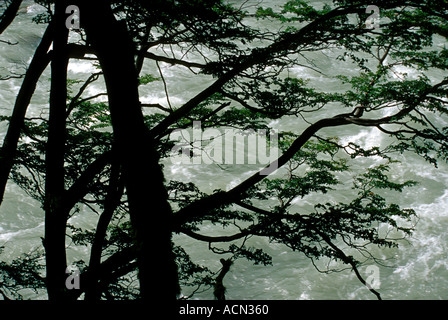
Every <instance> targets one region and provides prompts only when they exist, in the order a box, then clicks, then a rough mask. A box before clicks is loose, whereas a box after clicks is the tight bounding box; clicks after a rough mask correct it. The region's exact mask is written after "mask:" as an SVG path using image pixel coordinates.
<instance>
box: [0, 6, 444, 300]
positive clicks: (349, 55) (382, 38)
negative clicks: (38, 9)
mask: <svg viewBox="0 0 448 320" xmlns="http://www.w3.org/2000/svg"><path fill="white" fill-rule="evenodd" d="M36 3H39V4H41V5H42V6H43V7H44V8H46V11H45V12H44V13H42V14H39V15H38V16H36V18H35V21H36V22H38V23H41V24H46V25H47V29H46V31H45V33H44V35H43V37H42V40H41V43H40V44H39V46H38V47H37V48H36V52H35V54H34V57H33V59H32V60H31V62H30V65H29V68H28V69H27V72H26V74H25V75H23V83H22V87H21V90H20V91H19V93H18V95H17V99H16V103H15V105H14V109H13V113H12V115H11V117H3V118H2V119H3V120H4V121H9V126H8V131H7V133H6V136H5V139H4V141H3V146H2V149H1V151H0V152H1V156H0V161H1V172H0V178H1V181H0V185H1V186H2V194H3V192H4V190H5V185H6V182H7V179H8V177H9V178H10V179H11V180H13V181H14V182H15V183H17V184H18V185H20V186H21V187H22V188H23V189H24V190H25V191H26V192H27V193H28V194H29V195H30V196H32V197H34V198H36V199H38V200H39V201H40V202H41V203H42V207H43V209H44V211H45V238H44V239H43V246H44V249H45V268H46V276H45V281H46V290H47V292H48V297H49V299H51V300H70V299H76V298H79V297H80V296H81V295H83V294H84V295H83V297H84V298H85V299H87V300H96V299H100V298H106V299H117V298H119V299H130V298H141V299H152V300H154V299H155V300H156V301H159V300H160V301H170V300H171V301H172V300H174V299H176V297H179V295H180V294H181V293H182V288H185V287H186V286H192V287H195V288H196V290H199V289H200V288H201V287H204V286H205V287H215V292H217V291H216V290H217V289H218V288H219V290H218V291H219V294H217V297H219V298H220V299H223V298H225V296H224V291H225V290H224V286H223V283H222V281H223V278H224V276H225V274H226V273H227V271H229V269H230V268H231V264H232V262H233V261H234V260H235V259H238V258H242V257H243V258H246V259H249V260H251V261H253V262H254V263H256V264H264V265H268V264H271V263H272V259H271V257H270V256H269V255H268V254H266V253H265V252H263V251H262V250H261V249H259V248H255V247H252V246H249V245H247V242H248V239H249V238H250V237H254V236H258V237H265V238H268V239H270V240H271V241H275V242H278V243H281V244H283V245H285V246H287V247H289V248H291V249H292V250H294V251H298V252H301V253H303V254H305V255H306V256H307V257H309V258H310V259H311V260H312V262H313V263H315V261H316V260H318V259H323V258H327V259H330V260H334V261H337V262H339V263H341V264H342V265H346V266H348V268H350V269H352V270H353V272H354V273H355V274H356V276H357V277H358V279H359V280H360V281H361V282H362V283H363V284H365V285H366V286H367V287H368V289H369V290H370V291H372V293H373V294H375V295H376V296H377V297H378V298H380V293H379V292H378V291H377V290H376V289H375V288H373V287H372V286H370V285H369V284H368V283H367V282H366V280H365V279H364V278H363V277H362V275H361V274H360V272H359V270H358V268H359V266H360V265H361V264H362V263H363V262H365V261H366V260H368V261H370V260H372V259H373V260H376V258H375V257H374V256H373V255H372V254H370V253H369V252H370V251H369V248H371V247H372V246H380V247H383V246H385V247H392V246H398V239H397V238H396V237H395V238H391V237H389V236H388V234H389V233H388V232H387V233H386V234H384V232H383V227H384V226H387V227H389V228H391V229H393V230H395V231H396V232H397V234H398V235H399V237H405V236H407V235H409V234H410V233H411V232H412V228H413V220H414V218H415V215H416V213H415V212H414V211H413V210H411V209H402V208H400V207H399V206H398V205H396V204H391V203H389V202H388V201H387V199H386V193H385V190H393V191H397V192H400V191H402V190H403V188H405V187H408V186H412V185H414V184H415V182H413V181H391V179H390V177H388V175H387V171H388V170H389V166H390V165H392V164H393V163H394V162H395V161H396V160H395V159H394V156H395V155H396V154H400V153H401V154H404V153H407V152H415V153H417V154H419V155H421V156H422V157H424V158H425V159H426V160H427V161H428V162H429V163H431V164H433V165H437V161H438V160H440V159H441V160H443V161H446V160H447V150H448V149H447V146H448V145H447V141H448V140H447V133H448V129H447V128H446V127H445V128H443V127H442V125H440V123H439V122H437V121H436V120H434V116H439V117H445V116H446V113H447V105H446V104H447V102H446V94H447V84H448V78H441V79H431V78H430V77H429V76H428V75H427V71H428V70H434V69H436V70H441V71H445V70H446V69H447V66H448V60H447V57H448V55H447V50H446V49H445V48H440V47H436V46H434V45H433V44H434V42H435V41H438V40H440V39H444V40H445V39H446V35H447V32H446V25H447V9H448V8H447V4H446V3H441V2H440V1H430V0H426V1H407V0H400V1H398V0H397V1H386V2H384V1H382V2H378V1H352V0H346V1H345V0H344V1H341V0H339V1H337V0H335V1H333V2H330V1H328V3H327V4H326V5H324V6H323V7H318V6H314V4H313V3H312V2H307V1H299V0H293V1H285V2H284V3H283V5H282V7H281V8H280V9H275V8H274V9H272V8H266V7H257V8H255V6H254V5H251V3H250V2H249V1H245V2H243V3H242V4H240V5H237V4H234V5H231V4H229V3H227V2H226V1H221V0H210V1H202V0H188V1H159V0H154V1H137V0H127V1H105V0H99V1H85V0H76V1H71V2H70V3H69V2H68V1H57V2H55V1H49V0H46V1H43V0H40V1H37V0H36ZM372 4H373V5H377V6H378V8H380V9H381V15H382V20H381V25H380V29H375V28H373V29H372V28H369V27H368V26H367V25H366V19H367V18H368V14H367V13H366V8H367V6H368V5H372ZM16 5H17V1H12V2H11V4H9V6H7V9H6V10H5V11H4V13H3V15H2V19H1V24H2V25H3V24H6V25H8V24H10V23H12V20H13V19H12V16H14V15H15V13H14V14H11V12H16V9H15V6H16ZM19 5H20V3H19ZM68 5H73V6H75V8H76V10H77V11H78V10H79V21H80V29H78V30H70V31H69V30H68V29H67V28H66V25H67V19H71V16H69V14H67V13H66V9H67V7H68ZM254 8H255V10H254ZM72 13H73V12H72ZM263 20H269V21H270V22H271V23H272V24H275V23H277V24H278V26H279V27H278V30H265V29H264V28H263V27H260V25H262V23H259V22H260V21H261V22H262V21H263ZM255 22H257V23H255ZM5 28H6V26H5V27H2V29H0V30H2V31H3V30H4V29H5ZM75 33H76V34H77V37H70V35H74V34H75ZM73 39H78V40H73ZM50 44H52V47H51V50H50V51H49V50H48V49H49V48H50ZM4 45H11V44H8V43H6V44H4ZM323 50H326V51H327V52H330V53H331V54H330V58H331V59H335V60H338V61H341V63H347V65H351V66H352V67H353V68H352V69H350V70H348V72H347V73H346V74H342V75H339V76H338V77H336V79H333V80H337V81H339V82H340V84H342V85H343V86H344V89H343V90H339V91H337V92H325V91H323V90H320V89H319V88H316V87H313V85H312V84H311V83H310V82H309V81H307V79H302V78H297V77H295V78H294V77H290V76H289V71H290V70H291V68H293V67H295V66H302V67H305V68H309V69H311V70H313V71H314V72H318V73H324V71H323V70H321V69H320V66H319V61H313V58H312V54H313V53H316V52H321V51H323ZM179 55H181V56H179ZM92 56H93V57H94V58H92ZM70 59H87V60H93V63H95V64H96V65H97V66H98V68H99V71H98V72H96V73H92V74H91V75H90V76H89V77H88V79H85V80H84V81H80V80H73V79H68V78H67V69H68V64H69V61H70ZM162 63H164V64H170V65H176V66H179V67H184V68H186V69H187V70H190V71H191V76H192V77H202V78H207V79H208V83H209V84H208V85H207V86H206V87H204V88H202V89H201V90H200V91H199V92H197V93H195V94H193V96H191V97H188V98H186V99H185V100H186V102H184V103H182V104H180V105H177V104H175V103H173V102H172V101H171V99H170V95H169V94H168V92H169V91H168V86H167V83H166V79H165V77H164V74H163V71H162V68H161V67H160V65H161V64H162ZM49 64H50V68H51V85H50V96H49V112H48V116H47V115H44V114H42V116H41V117H39V118H36V117H34V118H29V117H28V118H27V117H26V111H27V107H28V105H29V103H30V99H31V97H32V95H33V93H34V90H35V87H36V85H37V81H38V80H39V78H40V77H41V75H42V73H43V71H44V70H45V69H46V68H47V66H48V65H49ZM148 65H149V66H152V69H153V70H157V71H158V72H159V75H158V76H155V75H153V74H150V73H146V74H145V73H143V72H144V71H145V70H146V68H145V67H147V68H150V67H148ZM399 65H400V66H406V67H409V68H413V69H415V70H417V72H418V76H417V77H411V76H408V75H405V74H401V75H400V78H399V79H396V78H394V73H396V69H395V68H396V66H399ZM7 79H8V77H5V79H4V80H7ZM100 80H102V81H103V82H101V83H103V84H104V86H105V89H106V92H107V93H106V95H107V102H100V101H95V100H94V99H95V98H98V96H99V95H97V96H86V95H87V93H86V92H87V90H86V89H87V88H88V87H89V86H91V85H92V84H93V83H98V81H100ZM160 82H161V83H162V84H163V88H164V91H165V93H166V101H167V103H166V104H165V105H161V104H146V105H145V104H142V103H141V102H140V96H139V90H141V88H142V87H148V86H152V85H154V86H155V84H156V83H160ZM147 110H150V111H147ZM347 110H348V111H349V112H345V111H347ZM287 117H296V119H297V120H296V121H297V130H296V131H295V132H291V131H287V130H283V131H280V132H279V134H278V137H279V140H278V146H279V149H280V150H281V155H280V156H279V157H278V158H277V159H275V160H274V161H272V163H269V164H268V165H267V166H266V168H262V167H261V168H258V169H257V170H256V172H255V173H253V174H252V175H250V176H248V177H244V179H243V180H242V182H241V183H239V184H238V185H236V186H234V187H232V188H230V189H228V190H222V189H218V190H215V191H214V192H212V193H210V194H207V193H206V192H204V191H203V190H201V189H200V188H199V187H198V185H197V184H196V183H194V181H193V182H186V181H175V180H169V181H167V180H166V179H165V177H166V172H165V171H164V167H163V166H162V164H164V165H165V168H166V165H167V161H166V160H169V159H170V157H172V156H173V152H172V151H173V150H179V148H178V146H176V145H175V141H173V140H172V139H170V136H171V133H173V131H175V130H178V129H186V128H191V127H192V126H193V124H194V123H195V122H196V121H199V122H200V124H201V127H202V129H207V128H216V127H218V126H223V125H225V126H228V127H233V128H236V129H239V130H243V131H244V130H246V132H247V130H248V129H252V130H261V129H268V130H272V128H270V127H269V121H271V120H273V119H285V118H287ZM345 126H351V127H353V128H354V129H357V128H363V127H374V128H377V129H378V130H380V131H381V132H382V133H384V134H385V135H388V136H389V137H390V138H391V143H390V144H389V145H388V146H386V147H381V146H376V147H373V148H365V147H364V148H363V147H362V146H361V145H359V144H357V143H356V141H351V142H349V143H343V142H342V141H341V140H340V139H338V137H332V136H328V134H327V133H326V132H327V131H325V130H326V129H327V128H337V127H345ZM108 128H111V130H108ZM25 138H26V139H25ZM204 139H205V138H204ZM190 142H191V141H190ZM208 142H209V141H202V143H199V147H201V145H202V144H204V145H205V144H207V143H208ZM192 145H193V147H195V146H198V144H197V143H192ZM185 149H186V150H189V152H188V153H189V154H191V156H192V157H193V158H194V157H195V156H196V155H197V152H198V150H195V149H194V148H190V149H188V148H183V149H182V150H183V151H184V150H185ZM371 157H376V158H380V159H381V161H380V162H379V163H377V164H376V165H375V166H371V167H369V168H366V169H365V171H364V172H362V173H358V174H355V175H354V176H353V180H352V184H353V188H352V191H351V192H349V195H348V196H347V199H345V200H341V201H337V202H335V201H330V200H328V201H322V202H321V203H316V204H315V205H314V207H313V209H312V210H307V209H306V208H304V207H301V206H300V199H302V198H303V197H305V196H307V195H309V194H313V193H322V194H324V195H328V194H329V193H331V192H333V190H334V191H337V190H338V188H339V187H341V185H342V177H346V176H348V175H349V173H350V170H351V168H352V164H353V161H359V159H365V158H371ZM168 165H169V163H168ZM272 168H274V169H275V168H278V170H277V171H275V172H274V171H273V170H271V169H272ZM324 197H325V196H324ZM297 203H299V205H298V204H297ZM81 206H85V207H88V208H90V210H92V211H95V212H98V213H99V218H98V222H97V226H96V228H95V229H94V230H83V229H81V228H80V227H79V226H75V225H71V224H70V223H69V218H70V217H73V216H74V215H77V214H79V210H80V207H81ZM210 224H214V225H218V226H222V227H224V228H225V229H226V231H227V232H231V231H232V230H233V232H232V233H231V234H227V235H213V236H210V235H204V234H203V233H202V232H201V227H203V226H205V225H210ZM173 234H182V235H184V236H188V237H191V238H193V239H196V240H198V241H203V242H206V243H208V244H209V248H210V250H211V251H212V252H214V253H216V254H225V255H227V256H228V257H227V259H221V260H220V261H221V262H222V261H225V262H226V263H225V264H224V263H223V267H224V268H225V269H223V270H221V272H219V271H216V272H213V271H212V270H210V269H209V268H207V267H205V266H201V265H199V264H197V263H195V262H194V261H192V260H191V258H190V257H189V255H188V254H187V252H186V251H185V250H184V249H183V248H182V244H181V243H175V242H174V241H173V238H172V236H173ZM67 236H69V237H70V238H71V241H73V242H74V243H75V244H76V245H85V246H87V248H89V250H90V251H89V252H90V257H89V263H86V262H84V261H83V260H79V261H77V265H78V266H79V268H80V272H81V273H80V277H81V283H82V286H81V288H80V289H79V290H68V288H67V287H66V285H65V281H66V278H67V273H66V270H67V256H66V238H67ZM218 244H219V245H218ZM33 261H36V259H34V260H33ZM31 265H32V266H34V267H30V268H28V269H27V270H23V272H24V273H26V272H28V273H29V274H30V277H31V278H29V277H28V278H27V277H25V278H17V279H18V280H16V282H15V283H13V284H14V285H15V286H16V287H18V286H22V287H23V286H26V285H28V286H30V287H32V288H35V289H37V288H41V287H42V282H41V281H42V279H41V278H40V277H41V275H40V274H39V272H38V271H39V268H40V267H41V266H40V264H39V263H37V262H35V263H34V264H31ZM14 266H15V267H16V268H17V266H18V264H17V263H16V264H14ZM316 266H317V265H316ZM0 267H1V270H5V271H4V274H11V272H9V271H8V270H11V269H7V266H6V265H1V266H0ZM8 268H10V267H8ZM7 271H8V272H9V273H8V272H7ZM327 271H328V270H327ZM135 272H137V273H138V285H137V286H135V285H133V284H134V280H135V275H136V273H135ZM21 279H22V280H21ZM23 279H25V280H23ZM29 279H34V280H32V281H31V280H29ZM130 284H131V285H130ZM2 285H3V286H4V282H2ZM19 289H20V288H19ZM8 290H9V291H5V290H2V291H1V293H2V294H3V296H4V297H8V298H10V297H9V296H8V292H12V291H11V289H8ZM14 292H16V291H14ZM11 297H12V296H11Z"/></svg>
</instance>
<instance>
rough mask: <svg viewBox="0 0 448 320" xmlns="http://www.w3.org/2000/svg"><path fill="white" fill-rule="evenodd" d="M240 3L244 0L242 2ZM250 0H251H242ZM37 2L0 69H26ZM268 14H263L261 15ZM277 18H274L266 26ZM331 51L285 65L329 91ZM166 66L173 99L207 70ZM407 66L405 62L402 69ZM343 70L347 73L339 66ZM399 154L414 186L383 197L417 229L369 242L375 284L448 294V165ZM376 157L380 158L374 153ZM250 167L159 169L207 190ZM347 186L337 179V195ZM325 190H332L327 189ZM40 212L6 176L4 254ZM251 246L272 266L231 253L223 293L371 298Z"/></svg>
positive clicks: (27, 235) (307, 202) (24, 13)
mask: <svg viewBox="0 0 448 320" xmlns="http://www.w3.org/2000/svg"><path fill="white" fill-rule="evenodd" d="M240 2H241V3H242V2H243V1H240ZM249 3H250V2H249ZM265 3H266V4H265V5H266V6H273V5H274V4H275V1H274V0H270V1H265ZM39 10H40V8H39V7H38V6H37V5H35V4H33V3H32V2H30V1H25V5H24V6H23V7H22V9H21V11H20V14H19V16H18V17H17V19H16V21H15V22H14V23H13V25H12V26H10V28H9V29H8V30H7V32H5V33H4V34H3V35H2V38H1V39H3V40H10V41H11V42H18V43H19V44H18V45H14V46H7V45H5V44H1V48H2V49H1V53H0V74H6V73H7V72H8V70H15V71H17V72H23V70H24V68H25V65H26V64H27V63H29V61H30V58H31V56H32V54H33V52H34V49H35V47H36V45H37V44H38V43H39V40H40V37H41V35H42V32H43V27H42V26H36V25H35V24H33V23H31V22H30V20H31V17H32V16H33V15H35V13H36V12H38V11H39ZM264 23H265V22H264ZM273 27H275V26H273ZM330 56H331V52H323V53H321V54H316V55H315V56H314V59H316V61H318V62H319V67H320V68H322V70H324V71H325V72H324V73H325V74H326V75H321V74H318V73H315V72H313V71H311V70H307V69H305V68H296V69H292V70H290V76H297V77H299V76H300V77H305V78H307V79H310V80H311V83H312V84H313V85H316V86H318V87H319V88H320V89H322V90H328V91H335V90H339V89H341V87H339V86H340V84H338V82H337V81H334V79H333V78H331V76H333V75H336V74H339V73H344V72H345V71H346V68H347V65H344V64H343V63H340V62H338V63H336V62H335V61H334V60H333V59H331V58H330ZM161 67H162V70H163V74H164V77H165V80H166V83H167V88H168V90H169V92H170V102H171V103H172V104H173V105H179V104H181V103H182V102H184V101H186V100H187V99H188V98H189V97H191V96H193V95H194V94H195V93H197V92H198V91H199V90H200V89H201V88H203V87H204V86H205V85H206V84H207V83H208V82H209V81H210V79H208V78H206V77H203V78H199V80H198V79H197V78H194V80H193V81H192V79H193V78H192V77H191V74H190V73H189V72H188V70H185V69H184V68H181V67H170V66H168V65H164V64H161ZM145 68H146V69H145V70H148V71H150V72H151V73H153V74H157V69H155V66H151V65H147V66H145ZM93 70H95V69H94V67H93V66H92V65H91V64H90V63H89V62H87V61H73V62H71V63H70V77H73V78H77V77H80V78H84V79H85V78H86V75H88V74H89V72H91V71H93ZM403 71H407V72H408V73H412V70H403ZM345 73H346V72H345ZM429 76H430V77H434V78H440V77H441V75H440V74H429ZM49 77H50V75H49V72H48V70H47V71H46V73H45V74H44V75H43V76H42V78H41V79H40V81H39V85H38V88H37V91H36V94H35V95H34V97H33V99H32V102H31V105H30V109H29V113H28V115H39V114H40V112H41V111H42V110H46V109H45V108H46V107H47V103H48V90H49V89H48V88H49V81H48V79H49ZM20 84H21V80H20V79H13V80H10V81H1V82H0V115H9V114H10V112H11V110H12V106H13V104H14V100H15V96H16V94H17V92H18V90H19V88H20ZM89 90H90V91H89V93H90V94H96V93H98V92H101V90H102V88H101V86H99V85H98V86H94V87H92V88H91V89H89ZM141 100H142V102H144V103H161V104H164V105H166V97H165V92H164V88H163V85H162V84H161V82H158V83H155V84H154V85H153V86H151V87H146V88H145V89H142V90H141ZM297 121H298V120H297V118H294V119H293V118H287V119H282V120H281V121H274V122H272V123H271V125H272V126H273V127H275V128H278V129H281V130H293V131H297V132H300V130H301V129H302V128H303V124H298V123H297ZM437 122H438V123H439V124H441V125H442V124H443V125H444V126H446V125H447V122H448V119H437ZM5 132H6V125H5V123H4V122H2V123H1V124H0V139H3V137H4V134H5ZM324 133H325V134H326V135H328V136H332V134H333V135H335V134H336V133H337V134H338V135H339V136H340V137H341V139H342V140H343V141H349V139H355V140H356V141H357V142H358V143H359V144H361V145H363V146H372V145H374V144H383V145H384V144H385V143H387V137H385V136H384V135H382V134H380V133H379V132H378V131H377V130H375V129H369V128H358V127H354V126H347V127H345V128H343V129H338V131H335V130H333V131H332V130H327V131H325V132H324ZM399 160H401V162H400V163H397V164H394V165H393V166H392V167H391V168H392V170H391V172H390V174H391V176H392V177H394V178H397V179H399V180H400V179H401V180H408V179H409V180H416V181H418V182H419V184H418V185H417V186H414V187H411V188H408V189H405V190H404V192H403V193H401V194H398V193H391V194H390V195H389V198H388V199H389V200H390V201H391V202H395V203H398V204H400V205H401V206H403V207H405V208H413V209H414V210H415V211H416V212H417V214H418V216H419V221H418V223H417V225H416V229H415V232H414V233H413V235H412V236H411V237H410V238H409V239H407V241H402V242H400V247H399V248H397V249H374V254H375V255H376V256H377V257H381V258H382V259H384V263H385V264H386V265H387V266H379V270H378V272H379V280H380V282H381V283H380V287H379V289H378V291H379V292H380V293H381V295H382V297H383V298H384V299H448V290H447V289H448V257H447V252H448V248H447V243H448V210H447V207H448V165H447V164H444V163H440V164H439V168H434V167H433V166H431V165H430V164H428V163H426V162H425V161H424V160H423V159H421V158H420V157H418V156H416V155H412V154H404V155H403V156H401V157H399ZM378 161H379V160H378ZM371 164H372V162H371V161H370V162H369V161H367V160H366V162H364V163H363V162H358V163H357V164H355V167H354V171H356V170H362V167H363V166H366V165H371ZM252 172H254V168H253V167H250V166H227V167H226V168H225V170H224V169H223V168H222V167H220V166H216V165H215V166H214V165H208V166H207V167H206V170H204V167H203V165H188V166H185V165H167V166H166V167H165V174H166V177H167V179H176V180H182V181H190V180H193V181H195V182H196V183H197V184H198V186H199V187H200V188H201V189H202V190H203V191H205V192H211V191H212V190H213V189H216V188H223V189H226V188H229V187H231V186H233V185H235V184H237V183H238V182H239V181H241V180H242V179H244V177H246V176H248V175H249V174H250V173H252ZM349 187H350V186H349V185H343V186H341V188H340V191H339V192H340V194H339V195H340V196H344V192H345V191H346V189H348V188H349ZM321 197H322V196H321V195H310V196H307V197H305V198H304V199H302V200H301V201H300V202H299V203H298V204H297V205H298V206H301V207H303V208H306V207H307V206H308V207H312V205H313V204H315V203H317V202H319V201H321ZM329 197H335V198H337V197H338V194H337V193H332V194H330V195H329ZM43 217H44V214H43V211H42V209H41V207H40V204H39V203H38V202H36V201H34V200H32V199H30V197H28V196H26V195H25V194H24V193H23V191H22V190H21V189H20V188H19V187H17V186H16V185H14V184H13V183H9V185H8V187H7V192H6V194H5V200H4V203H3V204H2V207H1V210H0V246H5V252H4V253H3V254H2V259H4V260H11V259H13V258H14V257H17V256H18V255H19V254H21V253H23V252H30V251H31V250H34V249H36V248H38V247H40V246H41V239H40V237H43V230H44V227H43ZM72 219H73V220H72V221H71V222H72V223H76V224H78V225H82V226H84V227H86V228H87V227H93V226H94V224H95V221H96V219H97V216H96V214H94V213H92V212H90V211H89V210H87V209H83V210H81V212H80V213H79V214H78V215H76V216H75V217H74V218H72ZM201 232H202V233H207V232H209V233H210V232H219V231H215V229H213V227H211V226H210V227H204V228H203V229H201ZM175 240H176V242H178V243H182V245H183V246H184V248H185V249H186V250H187V252H188V253H190V254H191V256H192V257H193V258H194V259H195V261H196V262H199V263H203V264H204V265H207V266H209V267H210V268H213V269H214V270H218V269H219V268H220V263H219V257H216V256H214V255H213V254H211V253H210V252H209V251H208V249H207V244H204V243H198V242H197V241H195V240H191V239H186V238H184V237H181V236H177V237H176V238H175ZM250 244H251V245H254V246H255V245H256V246H258V247H261V248H263V249H264V250H265V251H266V252H267V253H269V254H270V255H272V257H273V266H267V267H264V266H254V265H253V264H252V263H250V262H247V261H244V260H242V259H240V260H238V261H236V262H235V264H234V265H233V266H232V268H231V271H230V272H229V273H228V275H227V276H226V278H225V280H224V284H225V286H226V287H227V298H228V299H373V298H374V296H373V295H372V294H371V293H370V292H369V291H368V290H367V289H366V287H365V286H363V285H362V284H361V283H360V282H359V281H358V279H356V276H355V275H354V273H353V272H351V271H350V270H345V271H341V272H337V273H331V274H324V273H320V272H318V271H317V270H316V269H315V268H314V266H313V265H312V264H311V262H310V260H309V259H307V258H306V257H305V256H304V255H303V254H300V253H295V252H291V250H289V249H288V248H286V247H285V246H283V245H280V244H277V243H269V242H268V241H267V240H266V239H262V238H257V237H254V238H251V239H250ZM71 249H73V250H71V251H70V250H69V256H70V257H71V258H72V259H75V258H77V257H80V256H82V255H84V254H85V253H86V252H85V251H83V250H85V249H82V248H81V249H80V248H71ZM367 267H368V265H366V266H363V267H361V268H360V271H361V273H363V275H364V276H365V277H367V276H368V275H369V273H368V269H367ZM26 297H27V298H30V299H44V298H45V295H42V294H40V295H34V294H32V293H29V295H27V296H26ZM195 298H198V299H211V298H213V295H212V290H209V291H207V292H204V293H201V294H198V295H196V296H195Z"/></svg>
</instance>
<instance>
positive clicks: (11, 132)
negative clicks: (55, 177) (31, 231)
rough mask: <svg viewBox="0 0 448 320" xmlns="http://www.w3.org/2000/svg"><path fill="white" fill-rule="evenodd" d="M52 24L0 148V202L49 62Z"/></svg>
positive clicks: (27, 73) (48, 28)
mask: <svg viewBox="0 0 448 320" xmlns="http://www.w3.org/2000/svg"><path fill="white" fill-rule="evenodd" d="M52 25H53V24H50V25H49V26H48V27H47V30H46V31H45V33H44V35H43V37H42V40H41V42H40V44H39V46H38V47H37V49H36V52H35V54H34V56H33V59H32V60H31V63H30V65H29V67H28V70H27V72H26V74H25V78H24V79H23V82H22V86H21V87H20V90H19V93H18V94H17V98H16V101H15V104H14V110H13V113H12V116H11V120H10V121H9V126H8V131H7V132H6V136H5V139H4V140H3V146H2V148H1V150H0V204H1V203H2V201H3V195H4V193H5V189H6V184H7V182H8V177H9V173H10V172H11V168H12V165H13V161H14V157H15V155H16V150H17V145H18V142H19V138H20V132H21V131H22V127H23V122H24V118H25V114H26V111H27V109H28V105H29V104H30V101H31V97H32V96H33V93H34V90H35V89H36V84H37V81H38V80H39V78H40V76H41V74H42V73H43V72H44V70H45V68H46V67H47V66H48V64H49V63H50V54H48V53H47V51H48V48H49V47H50V44H51V41H52V37H53V30H52Z"/></svg>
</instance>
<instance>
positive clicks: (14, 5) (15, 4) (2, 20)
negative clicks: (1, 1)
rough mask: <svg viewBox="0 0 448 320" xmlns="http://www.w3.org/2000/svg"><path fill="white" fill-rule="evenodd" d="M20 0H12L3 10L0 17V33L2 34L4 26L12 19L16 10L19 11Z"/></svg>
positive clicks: (6, 26)
mask: <svg viewBox="0 0 448 320" xmlns="http://www.w3.org/2000/svg"><path fill="white" fill-rule="evenodd" d="M21 3H22V0H12V2H11V4H10V5H9V6H8V8H7V9H6V10H5V12H3V14H2V16H1V17H0V34H2V33H3V32H4V31H5V30H6V28H8V26H9V25H10V24H11V23H12V22H13V21H14V19H15V17H16V15H17V12H18V11H19V8H20V5H21Z"/></svg>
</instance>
